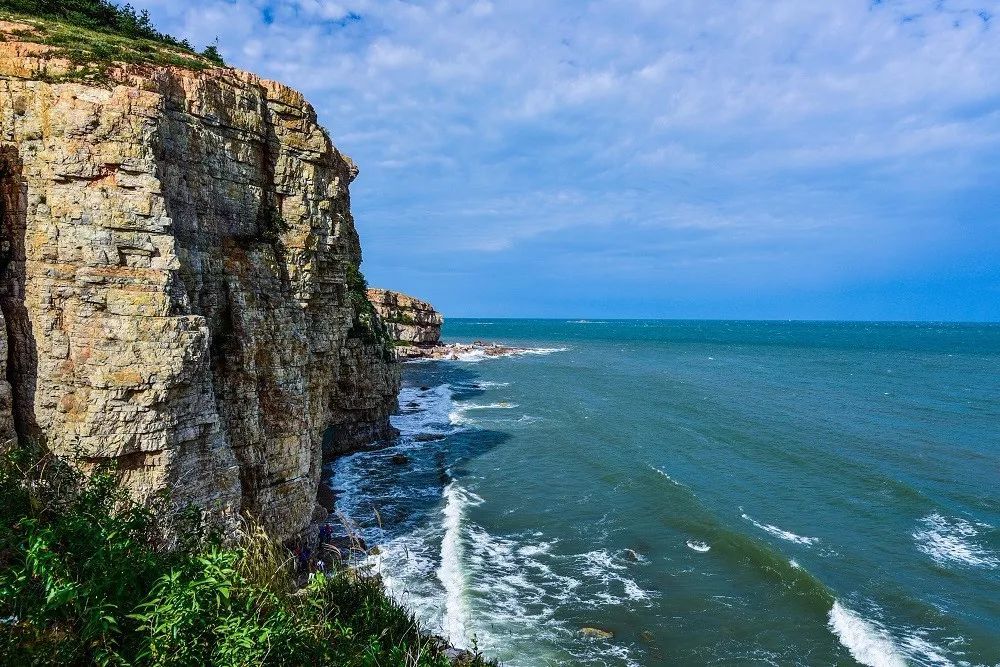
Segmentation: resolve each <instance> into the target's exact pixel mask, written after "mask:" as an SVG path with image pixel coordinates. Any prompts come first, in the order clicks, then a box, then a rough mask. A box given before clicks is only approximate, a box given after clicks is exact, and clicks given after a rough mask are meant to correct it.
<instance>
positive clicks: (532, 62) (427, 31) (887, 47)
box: [133, 0, 1000, 273]
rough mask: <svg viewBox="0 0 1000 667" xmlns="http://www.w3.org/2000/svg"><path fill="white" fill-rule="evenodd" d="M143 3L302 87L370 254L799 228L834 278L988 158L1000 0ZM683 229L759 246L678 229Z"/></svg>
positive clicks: (979, 173) (793, 232)
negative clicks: (347, 177) (349, 191)
mask: <svg viewBox="0 0 1000 667" xmlns="http://www.w3.org/2000/svg"><path fill="white" fill-rule="evenodd" d="M133 4H135V5H136V6H139V7H148V8H149V9H150V10H151V11H152V12H153V15H154V18H155V19H156V20H157V22H158V24H160V25H162V26H163V27H164V28H165V29H167V30H169V31H171V32H175V33H179V34H181V35H183V36H186V37H189V38H191V39H192V40H193V41H195V42H196V43H201V44H204V43H207V42H209V41H211V40H212V39H213V38H214V37H215V36H216V35H218V36H219V37H220V40H221V47H222V51H223V53H224V55H226V56H227V57H228V58H229V59H230V60H231V61H233V62H234V63H235V64H238V65H240V66H243V67H246V68H249V69H253V70H255V71H258V72H260V73H262V74H264V75H266V76H271V77H273V78H280V79H282V80H284V81H286V82H287V83H289V84H291V85H293V86H295V87H298V88H300V89H302V90H303V91H304V92H305V93H306V94H307V96H308V97H309V99H311V100H312V101H313V102H314V104H315V105H316V107H317V110H318V112H319V114H320V117H321V119H322V120H323V121H324V122H325V123H326V124H327V126H328V128H329V129H330V132H331V135H332V136H333V138H334V140H335V142H337V143H338V145H339V146H340V148H341V149H342V150H344V151H345V152H347V153H348V154H350V155H352V157H354V158H355V159H356V160H357V161H358V162H359V164H360V167H361V172H362V176H361V178H360V179H359V180H358V181H357V183H356V185H355V190H356V196H355V198H354V202H355V206H356V208H357V209H358V212H359V216H358V218H359V223H360V225H361V229H362V234H363V235H364V236H365V238H366V242H367V243H368V245H369V246H374V247H376V249H377V252H376V253H375V254H377V255H380V256H382V255H389V254H390V253H391V248H390V247H389V245H390V244H391V243H393V242H394V241H393V239H397V238H400V235H410V236H411V237H412V238H415V239H418V242H419V244H423V245H425V246H426V247H427V248H430V247H434V248H437V249H447V248H455V249H461V250H466V251H469V250H471V251H476V252H480V251H481V252H492V253H503V252H513V251H516V252H524V253H530V252H532V247H533V243H535V242H536V241H537V243H538V244H539V245H538V248H539V249H538V250H537V252H545V251H546V250H542V249H541V248H542V245H543V244H544V241H545V239H546V238H547V237H546V235H547V234H553V233H557V232H560V231H563V230H568V229H573V230H575V232H574V233H577V234H579V235H588V234H590V235H593V238H594V240H596V241H597V242H598V243H605V244H610V245H613V246H615V247H616V248H618V249H620V250H621V251H622V252H623V253H625V254H628V253H629V252H632V253H635V252H639V251H642V250H643V249H644V248H648V247H652V246H656V247H659V244H662V245H663V247H670V245H671V244H672V243H677V244H680V243H684V244H690V243H694V244H695V245H697V244H698V243H703V244H705V245H704V246H703V247H702V248H701V250H703V251H704V252H703V253H702V255H703V256H706V257H707V256H718V257H732V258H733V261H734V266H733V271H734V272H736V273H738V272H739V265H738V263H739V261H740V260H739V257H741V256H743V257H748V256H750V255H751V254H754V253H756V255H755V256H764V255H766V256H768V257H771V258H772V260H771V261H774V262H775V266H776V269H775V270H781V264H782V261H783V260H781V259H780V257H782V256H785V255H787V254H788V253H786V252H783V251H782V249H783V247H784V245H783V244H787V243H788V239H789V238H798V235H799V234H809V233H812V234H815V239H816V244H815V247H814V248H812V249H810V248H809V245H808V244H806V243H803V244H799V245H795V252H796V253H799V254H800V255H801V254H802V253H807V254H808V253H812V255H811V256H810V257H809V258H808V259H809V260H810V261H812V262H813V263H814V264H815V265H825V266H828V267H829V268H830V270H831V271H835V270H836V264H837V263H838V262H840V261H841V259H842V256H843V252H848V250H845V249H849V248H850V247H851V244H852V243H856V238H857V236H856V235H857V234H859V233H860V232H859V230H871V229H872V228H874V229H875V230H876V232H877V233H876V235H877V236H879V237H880V238H893V239H895V238H897V237H898V236H899V232H900V230H904V229H906V226H907V225H912V224H917V225H918V226H920V225H923V226H925V227H927V228H930V227H934V226H937V227H938V228H939V232H940V234H944V235H947V233H948V230H949V229H955V228H956V225H960V224H966V225H967V224H969V223H968V222H967V221H966V222H962V221H958V220H956V219H954V218H949V217H948V215H947V214H946V213H942V210H943V209H944V208H945V207H946V206H947V202H948V201H950V200H951V199H954V198H955V197H956V196H958V193H960V192H964V191H963V190H962V189H963V188H976V187H979V188H980V190H975V191H969V192H967V193H966V196H970V197H976V196H982V190H981V188H982V182H983V181H984V174H985V173H992V174H994V175H995V174H996V173H997V171H998V169H1000V167H998V166H997V165H1000V159H998V158H1000V115H998V112H997V108H998V106H1000V33H998V32H997V30H998V22H1000V0H978V1H977V0H884V1H882V2H873V1H872V0H843V1H837V2H802V1H800V0H777V1H765V0H732V1H729V2H721V1H720V2H705V1H704V0H674V1H671V2H665V1H658V0H604V1H600V2H599V1H596V0H595V1H591V2H583V1H578V0H565V1H564V2H546V3H537V2H529V1H528V0H508V1H506V2H502V3H501V2H486V1H485V0H479V1H477V2H472V3H470V2H466V1H458V0H426V1H418V0H341V1H338V2H333V1H330V0H284V1H281V2H267V1H265V0H197V1H195V0H190V1H184V0H133ZM265 17H269V19H270V22H269V23H268V22H266V21H265ZM991 17H995V18H991ZM558 193H563V194H565V193H573V195H572V197H570V198H568V199H560V197H559V196H558ZM692 211H697V212H698V214H697V215H696V216H692V215H690V213H691V212H692ZM733 211H741V214H740V215H739V216H735V217H734V216H733V214H732V212H733ZM679 212H686V215H680V214H679ZM914 216H916V217H917V221H916V222H914V221H913V219H914ZM692 220H700V221H702V223H701V224H706V225H708V226H713V225H722V226H724V227H726V228H728V229H730V230H732V229H736V228H738V229H744V228H753V229H754V230H756V231H755V233H754V234H753V238H754V242H753V243H754V244H757V245H754V246H753V247H752V248H749V247H746V246H743V247H741V246H740V243H741V242H747V241H746V239H745V238H744V237H741V236H736V237H733V238H730V239H723V240H720V239H719V238H717V237H712V238H708V237H706V238H705V239H704V240H702V241H698V240H694V241H691V240H690V239H687V238H684V239H682V238H680V237H679V236H678V235H680V234H683V233H685V230H686V229H688V228H689V227H690V226H691V225H692V224H694V223H692ZM721 220H725V221H729V222H727V223H725V225H723V223H720V222H718V221H721ZM733 220H741V221H742V222H740V223H739V224H736V225H734V224H733V223H732V221H733ZM712 221H716V222H712ZM977 224H980V225H982V224H987V223H986V222H982V221H980V222H979V223H977ZM609 226H613V228H614V233H613V234H609V233H608V232H607V229H608V227H609ZM817 229H819V230H822V231H817ZM831 230H832V231H831ZM837 230H839V235H838V232H837ZM852 235H854V236H852ZM928 238H930V237H928ZM935 238H937V237H935ZM741 239H742V241H741ZM653 241H655V242H653ZM723 241H725V242H723ZM747 243H748V242H747ZM762 243H763V244H768V243H769V244H770V248H769V250H768V251H767V252H764V250H762V249H761V248H760V247H758V246H759V245H760V244H762ZM686 247H687V246H686ZM901 247H902V246H901ZM741 248H742V250H741ZM905 250H906V252H901V253H899V254H898V255H897V256H894V257H892V258H889V259H887V260H886V261H896V262H898V263H900V264H901V265H902V264H904V263H905V262H907V261H909V260H910V259H912V257H914V256H916V255H920V254H921V253H923V249H922V248H919V247H917V246H916V245H913V244H910V245H907V246H906V248H905ZM841 251H843V252H841ZM428 252H429V250H428ZM579 252H581V253H585V252H588V250H586V249H581V250H580V251H579ZM741 253H742V254H741ZM907 253H909V254H907ZM410 256H411V257H412V258H413V259H412V261H413V262H420V261H423V260H422V259H421V257H420V256H419V253H418V252H415V254H412V253H411V255H410ZM775 258H777V259H775ZM401 261H404V262H405V261H411V260H410V259H403V260H401ZM675 264H677V265H680V264H681V263H679V262H675ZM798 265H799V264H798V261H796V262H795V263H794V266H795V267H797V266H798ZM788 266H789V268H788V270H792V268H793V267H792V264H789V265H788ZM755 270H756V269H755Z"/></svg>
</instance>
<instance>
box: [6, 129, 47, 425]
mask: <svg viewBox="0 0 1000 667" xmlns="http://www.w3.org/2000/svg"><path fill="white" fill-rule="evenodd" d="M21 172H22V165H21V159H20V156H19V155H18V153H17V149H16V148H14V147H13V146H3V147H0V312H2V313H3V319H4V322H5V324H6V331H4V332H3V335H4V336H6V340H7V368H6V369H5V372H6V376H7V378H6V379H7V381H8V382H9V383H10V385H11V405H10V406H0V409H10V410H11V413H12V414H11V416H12V417H13V421H14V429H15V431H16V433H17V435H18V436H19V437H20V438H31V439H33V440H35V441H38V442H40V441H41V433H40V431H39V429H38V426H37V422H36V419H35V390H36V386H37V382H38V352H37V350H36V348H35V336H34V333H33V332H32V328H31V319H30V318H29V317H28V309H27V307H26V305H25V302H24V299H25V290H26V287H27V284H26V279H27V278H26V261H27V259H26V258H27V255H26V247H25V236H26V233H27V212H28V189H27V184H26V182H25V181H24V178H23V176H22V173H21Z"/></svg>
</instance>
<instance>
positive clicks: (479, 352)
mask: <svg viewBox="0 0 1000 667" xmlns="http://www.w3.org/2000/svg"><path fill="white" fill-rule="evenodd" d="M567 350H569V348H568V347H527V348H511V349H509V350H506V351H504V352H501V353H500V354H495V353H493V354H488V353H487V352H486V349H472V350H467V351H463V352H457V351H455V352H450V353H449V354H448V356H446V357H441V358H440V360H441V361H461V362H464V363H471V364H478V363H479V362H481V361H486V360H488V359H504V358H509V357H522V356H529V355H535V356H544V355H548V354H553V353H555V352H566V351H567Z"/></svg>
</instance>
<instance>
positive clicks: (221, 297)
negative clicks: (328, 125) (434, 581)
mask: <svg viewBox="0 0 1000 667" xmlns="http://www.w3.org/2000/svg"><path fill="white" fill-rule="evenodd" d="M36 47H37V45H32V46H31V47H30V49H28V48H27V47H25V49H23V50H26V51H27V50H30V52H31V57H30V58H26V57H17V55H16V54H17V53H19V51H18V48H17V46H16V42H13V41H8V42H6V43H5V46H4V51H3V54H0V55H3V57H0V195H2V196H0V215H2V234H0V241H2V246H0V305H2V313H3V318H4V319H5V321H6V322H5V325H6V326H5V328H4V331H5V332H6V336H5V337H4V339H3V340H4V344H0V361H4V357H5V356H6V357H7V360H6V363H5V367H6V368H7V379H8V380H10V384H9V385H8V384H7V383H6V382H3V381H0V442H2V440H3V434H4V432H5V429H7V430H10V429H11V428H12V426H13V425H15V424H16V426H17V432H18V435H19V437H24V438H34V439H38V440H40V441H41V442H43V443H44V444H45V445H46V446H47V447H48V448H49V449H50V450H52V451H53V452H55V453H57V454H60V455H63V456H67V457H70V458H72V459H74V460H76V461H78V462H79V463H80V464H81V465H83V466H85V467H86V466H88V465H91V464H93V463H97V462H100V461H103V460H108V459H113V460H115V461H116V462H117V463H118V465H119V466H120V469H121V470H122V471H123V475H124V483H125V484H127V485H128V487H129V488H130V489H131V490H132V491H133V492H134V493H135V494H136V495H137V496H140V497H143V496H147V495H149V494H151V493H155V492H157V491H160V490H162V489H169V490H170V492H171V494H172V497H173V499H174V501H175V502H177V503H179V504H185V503H188V502H193V503H195V504H197V505H200V506H202V507H204V508H207V509H209V510H210V511H212V512H213V514H214V515H215V516H217V517H223V518H225V517H230V518H231V517H235V516H236V515H237V514H238V513H239V512H241V511H247V512H251V513H253V514H255V515H256V516H258V517H259V518H260V519H261V520H262V522H263V523H264V525H265V527H266V528H267V529H268V530H269V531H270V532H271V533H272V534H274V535H276V536H277V537H289V536H291V535H294V534H296V532H297V531H299V530H300V529H301V528H303V527H304V526H305V525H306V524H307V523H308V521H309V520H310V518H311V517H312V516H313V512H314V509H315V501H316V494H317V485H318V483H319V477H320V465H321V449H322V443H323V438H324V434H326V436H327V439H334V440H336V441H337V442H339V443H341V446H343V447H346V446H348V445H349V444H350V443H351V442H353V441H356V440H364V439H375V438H378V437H382V436H384V435H386V434H388V433H389V432H390V427H389V424H388V415H389V413H390V412H391V411H392V410H393V409H394V408H395V404H396V394H397V390H398V383H399V375H398V370H397V366H396V364H395V363H394V362H393V360H392V359H391V358H388V357H391V355H387V354H385V346H384V344H382V343H381V342H379V341H378V340H377V339H376V338H375V336H376V334H373V333H372V332H369V331H366V330H365V328H364V327H363V326H361V325H360V324H359V322H358V321H357V317H356V313H355V312H354V311H353V309H352V307H351V299H350V298H349V294H348V287H347V281H346V273H347V271H348V268H349V266H350V265H352V264H353V265H357V264H358V263H360V261H361V249H360V245H359V240H358V235H357V232H356V230H355V227H354V221H353V218H352V216H351V211H350V196H349V192H348V185H349V184H350V182H351V181H352V180H353V179H354V177H355V176H356V174H357V170H356V168H355V167H354V165H353V163H352V162H351V160H350V159H349V158H347V157H346V156H344V155H343V154H341V153H340V152H339V151H338V150H337V149H336V148H335V147H334V146H333V144H332V143H331V141H330V139H329V137H328V136H327V134H326V133H325V131H324V130H323V129H322V128H321V127H320V126H319V125H318V124H317V122H316V116H315V113H314V111H313V109H312V107H311V106H310V105H309V104H308V103H307V102H306V101H305V100H304V99H303V98H302V96H301V95H300V94H299V93H297V92H295V91H293V90H291V89H289V88H287V87H285V86H283V85H281V84H278V83H275V82H272V81H266V80H263V79H260V78H258V77H256V76H254V75H252V74H248V73H245V72H240V71H237V70H232V69H224V68H218V69H211V70H206V71H201V72H195V71H190V70H184V69H179V68H172V67H152V66H123V67H118V68H115V69H113V70H112V73H111V80H110V82H109V83H107V84H106V85H102V86H96V85H87V84H82V83H71V82H67V83H50V82H46V81H43V80H40V79H42V78H44V77H42V76H41V74H39V73H40V72H42V71H44V69H45V67H46V66H47V65H46V60H45V57H44V53H41V54H40V53H39V52H38V49H37V48H36Z"/></svg>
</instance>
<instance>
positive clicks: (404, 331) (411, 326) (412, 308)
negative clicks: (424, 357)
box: [368, 288, 444, 345]
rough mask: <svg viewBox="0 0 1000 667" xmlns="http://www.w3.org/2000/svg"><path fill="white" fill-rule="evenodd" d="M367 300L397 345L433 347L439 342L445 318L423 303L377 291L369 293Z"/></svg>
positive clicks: (403, 296)
mask: <svg viewBox="0 0 1000 667" xmlns="http://www.w3.org/2000/svg"><path fill="white" fill-rule="evenodd" d="M368 300H369V301H371V302H372V305H373V306H375V311H376V312H377V313H378V314H379V315H380V316H381V317H382V320H383V321H384V322H385V325H386V327H387V328H388V329H389V335H390V336H391V337H392V338H393V340H395V341H396V342H397V343H404V344H409V345H435V344H437V343H438V342H439V341H440V340H441V325H442V324H444V318H443V317H441V314H440V313H439V312H437V311H436V310H434V306H432V305H431V304H429V303H427V302H426V301H421V300H420V299H415V298H413V297H412V296H408V295H406V294H403V293H401V292H394V291H393V290H387V289H379V288H370V289H369V290H368Z"/></svg>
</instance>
